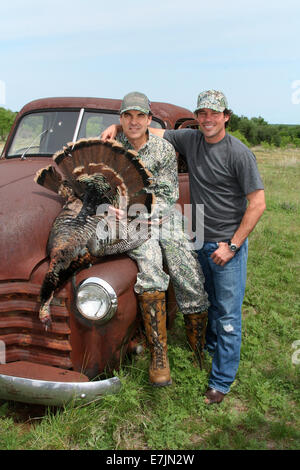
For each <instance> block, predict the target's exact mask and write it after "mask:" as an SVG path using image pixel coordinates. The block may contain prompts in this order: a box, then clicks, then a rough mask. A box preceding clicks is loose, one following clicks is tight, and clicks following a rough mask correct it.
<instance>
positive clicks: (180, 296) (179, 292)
mask: <svg viewBox="0 0 300 470" xmlns="http://www.w3.org/2000/svg"><path fill="white" fill-rule="evenodd" d="M174 219H175V222H174V226H173V227H172V229H171V230H169V229H166V230H164V229H163V230H161V229H160V230H159V229H155V230H154V233H153V235H154V236H153V237H152V238H151V239H149V240H147V241H146V242H144V243H143V244H142V245H140V246H139V247H137V248H135V249H134V250H131V251H129V252H127V254H128V256H130V258H132V259H134V260H135V261H136V263H137V265H138V269H139V272H138V275H137V281H136V284H135V287H134V290H135V292H136V293H137V294H142V293H143V292H145V291H155V290H158V291H166V290H167V288H168V285H169V280H170V278H171V281H172V284H173V287H174V292H175V297H176V302H177V305H178V308H179V309H180V311H181V312H182V313H183V314H189V313H196V312H202V311H204V310H207V308H208V306H209V302H208V298H207V294H206V292H205V290H204V276H203V272H202V269H201V266H200V264H199V262H198V259H197V256H196V254H195V253H194V251H192V250H191V246H190V242H189V239H188V237H187V235H186V234H185V233H184V231H183V228H182V217H181V214H178V213H177V214H176V215H175V217H174ZM163 260H165V262H166V264H167V267H168V272H169V275H168V274H167V273H166V272H165V271H164V269H163Z"/></svg>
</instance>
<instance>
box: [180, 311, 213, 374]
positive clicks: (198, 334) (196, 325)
mask: <svg viewBox="0 0 300 470" xmlns="http://www.w3.org/2000/svg"><path fill="white" fill-rule="evenodd" d="M183 318H184V323H185V328H186V335H187V339H188V342H189V345H190V346H191V348H192V350H193V351H194V353H195V356H196V358H197V360H198V362H199V365H200V369H202V366H203V349H204V344H205V333H206V325H207V312H201V313H191V314H190V315H184V316H183Z"/></svg>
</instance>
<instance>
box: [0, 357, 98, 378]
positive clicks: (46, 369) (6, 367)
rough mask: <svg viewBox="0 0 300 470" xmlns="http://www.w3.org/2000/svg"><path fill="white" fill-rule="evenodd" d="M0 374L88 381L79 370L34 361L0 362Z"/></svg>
mask: <svg viewBox="0 0 300 470" xmlns="http://www.w3.org/2000/svg"><path fill="white" fill-rule="evenodd" d="M0 374H3V375H10V376H13V377H24V379H34V380H49V381H51V382H88V381H89V379H88V377H87V376H86V375H84V374H82V373H81V372H74V371H71V370H65V369H60V368H58V367H50V366H45V365H41V364H36V363H34V362H26V361H17V362H10V363H7V364H0Z"/></svg>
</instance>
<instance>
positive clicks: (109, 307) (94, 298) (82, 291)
mask: <svg viewBox="0 0 300 470" xmlns="http://www.w3.org/2000/svg"><path fill="white" fill-rule="evenodd" d="M76 306H77V309H78V311H79V312H80V313H81V315H82V316H84V317H85V318H88V319H89V320H94V321H99V322H103V323H104V322H106V321H108V320H110V319H111V318H112V316H113V315H114V313H115V311H116V310H117V307H118V298H117V294H116V293H115V291H114V289H113V288H112V287H111V285H110V284H108V283H107V282H106V281H104V280H103V279H100V278H98V277H90V278H88V279H86V280H85V281H83V282H82V283H81V284H80V285H79V286H78V289H77V294H76Z"/></svg>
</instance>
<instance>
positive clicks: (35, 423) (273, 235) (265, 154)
mask: <svg viewBox="0 0 300 470" xmlns="http://www.w3.org/2000/svg"><path fill="white" fill-rule="evenodd" d="M255 153H256V156H257V160H258V164H259V168H260V171H261V174H262V176H263V179H264V182H265V187H266V195H267V210H266V212H265V214H264V216H263V218H262V220H261V221H260V222H259V224H258V226H257V227H256V229H255V231H254V232H253V233H252V234H251V236H250V249H249V263H248V282H247V290H246V295H245V301H244V307H243V344H242V351H241V364H240V367H239V372H238V375H237V378H236V381H235V382H234V385H233V387H232V390H231V392H230V394H229V395H228V396H227V397H226V399H225V400H224V401H223V402H222V404H221V405H219V406H211V407H208V406H207V405H205V403H204V401H203V393H204V391H205V389H206V386H207V380H208V375H209V365H210V364H209V360H208V359H207V360H206V365H205V369H204V370H203V371H200V370H199V369H198V368H196V367H195V366H194V365H193V361H192V355H191V352H190V350H189V348H188V346H187V343H186V339H185V335H184V331H183V320H182V318H181V317H180V316H179V317H178V318H177V319H176V323H175V328H174V329H173V330H172V331H171V332H170V333H169V358H170V364H171V370H172V378H173V385H172V386H170V387H165V388H162V389H155V388H153V387H151V386H150V385H149V384H148V370H147V369H148V355H147V353H146V354H144V355H142V356H138V357H135V358H132V359H130V360H128V361H127V362H126V364H124V366H123V367H122V369H121V370H120V371H119V372H118V373H117V374H118V375H119V377H120V378H121V380H122V383H123V387H122V389H121V392H120V393H119V394H118V395H112V396H107V397H105V398H104V399H102V400H101V401H98V402H96V403H92V404H90V405H88V406H71V405H70V406H67V407H66V408H64V409H46V408H44V407H34V406H32V405H24V404H17V403H13V402H0V449H65V450H67V449H68V450H69V449H81V450H85V449H107V450H118V449H119V450H121V449H122V450H137V449H152V450H160V449H169V450H171V449H177V450H183V449H185V450H200V449H243V450H246V449H248V450H250V449H251V450H262V449H284V450H286V449H299V448H300V426H299V425H300V416H299V398H300V397H299V395H300V393H299V372H300V364H295V363H293V361H292V355H293V353H294V352H295V350H294V349H293V342H294V341H297V340H300V331H299V323H300V322H299V311H300V301H299V277H300V276H299V274H300V273H299V266H300V255H299V251H300V250H299V228H300V210H299V194H300V152H299V151H297V150H292V151H290V150H289V151H284V152H282V151H281V152H280V151H276V150H272V151H265V150H264V151H262V150H261V149H256V151H255ZM294 362H295V361H294Z"/></svg>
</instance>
